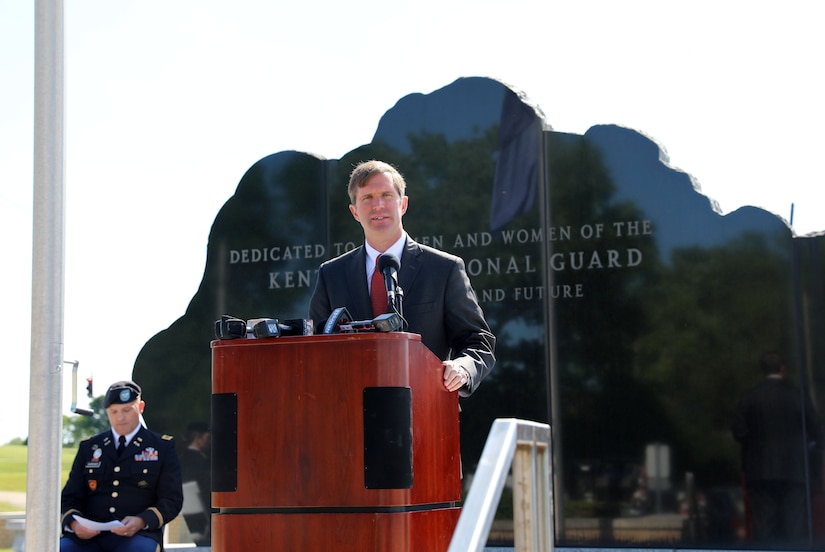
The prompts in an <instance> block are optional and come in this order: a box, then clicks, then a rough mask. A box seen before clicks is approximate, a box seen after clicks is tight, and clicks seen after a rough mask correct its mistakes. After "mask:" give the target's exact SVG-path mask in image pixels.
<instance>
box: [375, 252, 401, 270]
mask: <svg viewBox="0 0 825 552" xmlns="http://www.w3.org/2000/svg"><path fill="white" fill-rule="evenodd" d="M387 268H392V269H393V270H395V271H396V272H398V270H399V269H400V268H401V261H399V260H398V257H396V256H395V255H393V254H392V253H386V254H384V255H381V256H380V257H378V270H380V271H381V272H382V273H383V272H384V270H385V269H387Z"/></svg>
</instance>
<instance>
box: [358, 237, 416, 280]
mask: <svg viewBox="0 0 825 552" xmlns="http://www.w3.org/2000/svg"><path fill="white" fill-rule="evenodd" d="M365 262H366V261H365ZM420 273H421V248H420V247H419V246H418V243H416V242H415V241H413V239H412V238H410V237H409V236H408V237H407V244H406V246H405V247H404V254H403V255H402V256H401V270H399V271H398V285H399V286H401V290H402V291H403V292H404V294H407V293H409V291H410V290H411V289H412V287H413V285H414V284H415V280H416V279H417V278H418V275H419V274H420ZM364 277H365V278H366V276H364Z"/></svg>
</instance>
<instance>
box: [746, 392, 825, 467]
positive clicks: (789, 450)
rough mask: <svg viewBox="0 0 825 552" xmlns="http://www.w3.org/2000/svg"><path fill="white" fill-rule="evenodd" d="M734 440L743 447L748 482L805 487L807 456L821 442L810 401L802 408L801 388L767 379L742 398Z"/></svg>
mask: <svg viewBox="0 0 825 552" xmlns="http://www.w3.org/2000/svg"><path fill="white" fill-rule="evenodd" d="M803 416H804V418H805V426H806V427H805V429H806V433H807V434H806V435H805V436H803V432H802V418H803ZM733 436H734V437H735V438H736V440H737V441H739V442H740V444H741V445H742V465H743V468H744V472H745V477H746V479H747V480H748V481H786V482H796V483H802V482H803V481H805V455H806V454H808V452H809V451H810V447H812V446H813V447H815V446H817V445H819V444H820V443H818V442H817V441H819V440H821V434H820V428H819V423H818V422H817V419H816V416H815V414H814V410H813V407H812V406H811V404H810V401H809V400H806V401H805V403H804V406H803V401H802V398H801V396H800V392H799V388H798V387H796V386H794V385H791V384H790V383H788V382H787V381H785V380H784V379H777V378H768V379H765V381H763V382H762V383H760V384H759V385H757V386H756V387H754V388H753V389H751V390H750V391H748V392H747V393H746V394H745V395H744V396H743V397H742V399H741V401H740V403H739V409H738V411H737V414H736V418H735V419H734V423H733Z"/></svg>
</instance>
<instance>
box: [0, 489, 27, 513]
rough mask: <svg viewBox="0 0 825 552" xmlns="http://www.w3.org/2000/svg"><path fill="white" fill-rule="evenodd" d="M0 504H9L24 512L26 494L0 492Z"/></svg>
mask: <svg viewBox="0 0 825 552" xmlns="http://www.w3.org/2000/svg"><path fill="white" fill-rule="evenodd" d="M0 502H3V503H5V504H11V505H12V506H14V507H16V508H19V509H20V510H23V511H25V510H26V493H17V492H12V491H0Z"/></svg>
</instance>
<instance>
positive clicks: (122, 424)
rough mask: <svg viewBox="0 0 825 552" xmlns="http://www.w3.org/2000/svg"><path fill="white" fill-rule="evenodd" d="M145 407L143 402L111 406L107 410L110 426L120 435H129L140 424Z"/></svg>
mask: <svg viewBox="0 0 825 552" xmlns="http://www.w3.org/2000/svg"><path fill="white" fill-rule="evenodd" d="M143 407H144V402H143V401H132V402H130V403H126V404H112V405H109V408H107V409H106V415H107V416H108V417H109V424H110V425H111V426H112V428H113V429H114V430H115V431H116V432H117V433H118V435H128V434H129V433H131V432H132V431H134V429H135V428H136V427H137V426H138V424H139V423H140V415H141V414H142V413H143Z"/></svg>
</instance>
